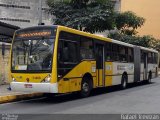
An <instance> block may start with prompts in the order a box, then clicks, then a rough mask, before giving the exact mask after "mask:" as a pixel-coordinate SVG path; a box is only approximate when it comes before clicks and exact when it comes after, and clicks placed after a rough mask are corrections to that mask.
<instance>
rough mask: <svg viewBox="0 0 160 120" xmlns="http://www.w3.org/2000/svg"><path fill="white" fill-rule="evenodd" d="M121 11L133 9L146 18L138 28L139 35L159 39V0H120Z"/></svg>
mask: <svg viewBox="0 0 160 120" xmlns="http://www.w3.org/2000/svg"><path fill="white" fill-rule="evenodd" d="M121 11H122V12H124V11H133V12H135V13H136V14H137V15H138V16H141V17H144V18H145V19H146V21H145V23H144V26H142V27H141V28H140V29H138V32H139V35H152V36H153V37H155V38H157V39H160V0H122V3H121Z"/></svg>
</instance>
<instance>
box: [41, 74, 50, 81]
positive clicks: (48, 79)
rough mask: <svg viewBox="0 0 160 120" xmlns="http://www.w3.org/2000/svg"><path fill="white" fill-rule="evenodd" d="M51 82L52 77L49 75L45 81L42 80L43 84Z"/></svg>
mask: <svg viewBox="0 0 160 120" xmlns="http://www.w3.org/2000/svg"><path fill="white" fill-rule="evenodd" d="M50 81H51V75H50V74H49V75H48V76H47V77H46V78H44V80H42V81H41V82H42V83H49V82H50Z"/></svg>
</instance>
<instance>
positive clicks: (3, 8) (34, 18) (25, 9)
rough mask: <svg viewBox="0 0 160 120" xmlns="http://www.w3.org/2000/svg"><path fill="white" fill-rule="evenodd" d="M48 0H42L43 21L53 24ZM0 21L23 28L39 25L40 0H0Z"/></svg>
mask: <svg viewBox="0 0 160 120" xmlns="http://www.w3.org/2000/svg"><path fill="white" fill-rule="evenodd" d="M46 9H47V5H46V0H42V22H43V23H45V24H47V25H48V24H51V17H50V16H49V15H48V14H47V13H46V11H45V10H46ZM0 21H2V22H5V23H8V24H12V25H16V26H19V27H21V28H24V27H29V26H34V25H38V22H39V0H0Z"/></svg>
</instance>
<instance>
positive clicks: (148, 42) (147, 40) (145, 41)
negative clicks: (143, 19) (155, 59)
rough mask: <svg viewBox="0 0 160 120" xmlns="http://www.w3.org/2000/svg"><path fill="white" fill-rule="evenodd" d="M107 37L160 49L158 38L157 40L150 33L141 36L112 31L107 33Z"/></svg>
mask: <svg viewBox="0 0 160 120" xmlns="http://www.w3.org/2000/svg"><path fill="white" fill-rule="evenodd" d="M109 37H110V38H112V39H115V40H119V41H122V42H126V43H130V44H133V45H138V46H143V47H148V48H153V49H156V50H158V51H160V40H157V39H155V38H154V37H152V36H150V35H144V36H142V37H141V36H131V35H126V34H121V33H112V34H110V35H109Z"/></svg>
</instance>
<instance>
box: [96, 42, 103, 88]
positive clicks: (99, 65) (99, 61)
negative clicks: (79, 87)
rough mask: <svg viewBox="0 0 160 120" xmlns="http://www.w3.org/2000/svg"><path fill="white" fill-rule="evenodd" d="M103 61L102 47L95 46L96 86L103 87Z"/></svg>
mask: <svg viewBox="0 0 160 120" xmlns="http://www.w3.org/2000/svg"><path fill="white" fill-rule="evenodd" d="M104 65H105V59H104V45H103V44H98V43H97V44H96V79H97V86H104V85H105V70H104V68H105V67H104Z"/></svg>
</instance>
